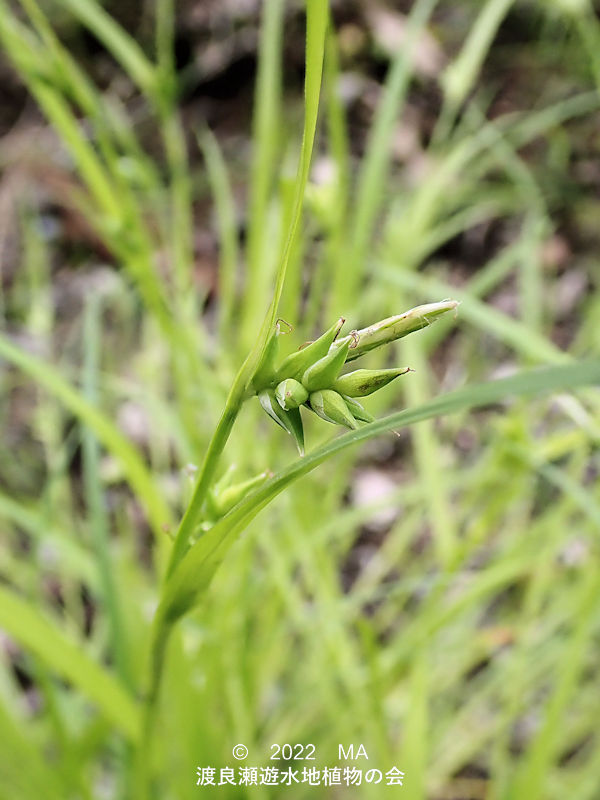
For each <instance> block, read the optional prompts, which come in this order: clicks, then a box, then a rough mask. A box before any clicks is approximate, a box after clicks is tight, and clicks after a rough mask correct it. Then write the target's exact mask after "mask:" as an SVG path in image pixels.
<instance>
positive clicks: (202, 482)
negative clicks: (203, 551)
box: [166, 358, 249, 578]
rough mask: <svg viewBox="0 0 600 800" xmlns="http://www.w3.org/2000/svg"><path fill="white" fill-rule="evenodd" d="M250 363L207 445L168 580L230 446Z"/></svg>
mask: <svg viewBox="0 0 600 800" xmlns="http://www.w3.org/2000/svg"><path fill="white" fill-rule="evenodd" d="M248 362H249V358H248V359H246V362H245V363H244V365H243V366H242V368H241V370H240V371H239V372H238V374H237V377H236V379H235V381H234V383H233V386H232V387H231V390H230V392H229V396H228V397H227V401H226V403H225V409H224V411H223V413H222V415H221V418H220V420H219V423H218V425H217V427H216V428H215V432H214V433H213V436H212V439H211V440H210V443H209V445H208V449H207V451H206V456H205V457H204V462H203V464H202V469H201V470H200V474H199V475H198V480H197V481H196V486H195V487H194V494H193V495H192V499H191V500H190V502H189V504H188V507H187V508H186V510H185V514H184V515H183V519H182V520H181V523H180V525H179V529H178V530H177V535H176V537H175V542H174V544H173V549H172V551H171V558H170V560H169V566H168V567H167V572H166V578H169V577H170V576H171V575H172V573H173V571H174V569H175V567H176V566H177V565H178V564H179V562H180V561H181V559H182V558H183V556H184V555H185V552H186V550H187V547H188V542H189V538H190V536H191V535H192V533H193V531H194V529H195V527H196V525H197V524H198V521H199V520H200V515H201V513H202V506H203V505H204V501H205V500H206V495H207V492H208V489H209V488H210V485H211V483H212V481H213V478H214V474H215V470H216V468H217V465H218V463H219V458H220V456H221V453H222V452H223V449H224V448H225V445H226V444H227V440H228V439H229V436H230V434H231V430H232V428H233V425H234V422H235V420H236V418H237V415H238V414H239V412H240V408H241V407H242V403H243V402H244V399H245V397H246V385H247V380H248V378H247V373H248V369H247V364H248Z"/></svg>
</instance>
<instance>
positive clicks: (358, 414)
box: [342, 394, 375, 422]
mask: <svg viewBox="0 0 600 800" xmlns="http://www.w3.org/2000/svg"><path fill="white" fill-rule="evenodd" d="M342 397H343V398H344V400H345V401H346V405H347V406H348V409H349V411H350V413H351V414H352V416H353V417H354V419H358V420H360V421H361V422H373V421H374V420H375V417H374V416H373V415H372V414H369V412H368V411H367V409H366V408H363V407H362V406H361V404H360V403H359V402H358V400H355V399H354V398H353V397H348V395H346V394H344V395H342Z"/></svg>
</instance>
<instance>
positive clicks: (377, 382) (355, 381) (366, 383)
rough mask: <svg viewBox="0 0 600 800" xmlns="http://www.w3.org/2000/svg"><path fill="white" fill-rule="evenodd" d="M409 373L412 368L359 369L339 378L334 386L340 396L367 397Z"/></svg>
mask: <svg viewBox="0 0 600 800" xmlns="http://www.w3.org/2000/svg"><path fill="white" fill-rule="evenodd" d="M407 372H410V367H398V368H396V369H357V370H355V371H354V372H349V373H348V374H347V375H342V377H341V378H338V379H337V380H336V381H335V383H334V384H333V388H334V389H335V390H336V391H337V392H339V393H340V394H345V395H348V397H366V396H367V395H369V394H373V392H376V391H377V390H378V389H381V388H382V387H383V386H386V385H387V384H388V383H390V381H393V380H394V378H397V377H398V376H399V375H405V374H406V373H407Z"/></svg>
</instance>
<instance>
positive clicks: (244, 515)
mask: <svg viewBox="0 0 600 800" xmlns="http://www.w3.org/2000/svg"><path fill="white" fill-rule="evenodd" d="M595 383H600V360H595V361H587V362H578V363H576V364H569V365H565V366H560V367H547V368H543V369H536V370H528V371H525V372H521V373H518V374H517V375H514V376H512V377H509V378H503V379H501V380H496V381H491V382H489V383H483V384H479V385H476V386H467V387H465V388H464V389H459V390H457V391H455V392H450V393H449V394H445V395H442V396H441V397H438V398H436V399H435V400H432V401H431V402H429V403H425V404H423V405H421V406H419V407H417V408H411V409H406V410H404V411H399V412H397V413H395V414H391V415H390V416H388V417H385V418H383V419H381V420H378V421H376V422H373V423H371V424H369V425H366V426H365V427H363V428H361V429H360V430H356V431H352V432H350V433H346V434H345V435H343V436H340V437H339V438H337V439H334V440H333V441H331V442H329V443H328V444H326V445H324V446H323V447H320V448H318V449H317V450H314V451H313V452H312V453H309V454H308V455H306V456H305V457H304V458H303V459H301V460H299V461H296V462H295V463H293V464H291V465H290V466H289V467H286V468H285V469H284V470H282V471H281V472H279V473H278V474H277V475H275V476H274V477H273V478H271V480H269V481H267V482H266V483H265V484H264V485H263V486H262V487H261V488H260V489H259V490H258V491H256V492H255V493H253V494H252V495H250V496H249V497H248V498H246V499H245V500H243V501H242V502H241V503H239V504H238V505H237V506H236V507H235V508H234V509H232V510H231V511H230V512H229V513H228V514H227V515H226V516H225V517H223V519H222V520H220V521H219V522H218V523H217V524H216V525H215V526H214V527H213V528H211V530H210V531H208V532H207V533H206V534H205V535H204V536H203V537H202V538H201V539H200V540H199V541H198V542H197V543H196V544H195V545H194V546H193V547H192V548H191V549H190V550H189V551H188V553H187V554H186V556H185V557H184V559H183V560H182V562H181V563H180V565H179V566H178V568H177V569H176V570H175V572H174V573H173V575H172V576H171V578H170V579H169V581H168V583H167V585H166V587H165V592H164V596H163V600H162V603H161V605H160V607H159V610H158V612H157V620H156V625H157V626H158V627H159V628H160V626H161V625H163V624H165V623H168V622H173V621H174V620H175V619H177V618H178V617H179V616H181V615H183V614H185V613H186V612H187V611H189V610H190V608H192V607H193V605H194V604H195V603H196V602H197V600H198V598H199V597H200V596H201V595H202V592H203V591H204V590H205V589H206V587H207V586H208V585H209V583H210V581H211V579H212V577H213V575H214V573H215V572H216V570H217V568H218V567H219V565H220V563H221V562H222V561H223V558H224V556H225V554H226V552H227V550H228V549H229V547H231V545H232V544H233V543H234V542H235V540H236V539H237V536H238V534H239V533H240V532H241V531H242V530H243V528H244V527H245V526H246V525H247V524H248V523H249V522H250V521H251V520H252V519H253V518H254V517H255V516H256V515H257V514H258V513H259V512H260V511H261V509H263V508H264V507H265V506H266V505H268V504H269V503H270V502H271V500H273V499H274V498H275V497H276V496H277V495H278V494H279V493H280V492H282V491H283V490H284V489H285V488H286V487H287V486H289V485H290V484H291V483H293V482H294V481H296V480H298V478H300V477H302V476H303V475H306V474H307V473H308V472H311V471H312V470H313V469H315V468H316V467H317V466H319V465H320V464H322V463H323V462H324V461H326V460H327V459H329V458H331V457H332V456H334V455H336V454H337V453H339V452H341V451H343V450H345V449H346V448H348V447H351V446H353V445H356V444H358V443H360V442H365V441H368V440H370V439H373V438H375V437H377V436H381V435H382V434H385V433H387V432H388V431H391V430H399V429H401V428H405V427H407V426H409V425H413V424H415V423H416V422H421V421H422V420H426V419H432V418H433V417H439V416H444V415H446V414H453V413H457V412H459V411H465V410H468V409H473V408H482V407H485V406H489V405H492V404H495V403H499V402H501V401H503V400H505V399H507V398H509V397H520V396H527V395H537V394H542V393H545V392H553V391H569V390H571V389H573V388H575V387H577V386H584V385H590V384H595Z"/></svg>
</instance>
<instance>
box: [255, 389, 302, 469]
mask: <svg viewBox="0 0 600 800" xmlns="http://www.w3.org/2000/svg"><path fill="white" fill-rule="evenodd" d="M258 399H259V400H260V404H261V406H262V407H263V408H264V410H265V411H266V412H267V414H268V415H269V416H270V417H271V419H272V420H274V421H275V422H276V423H277V424H278V425H281V427H282V428H283V430H284V431H287V432H288V433H289V434H290V436H291V437H292V438H293V440H294V441H295V442H296V447H297V448H298V452H299V453H300V455H301V456H303V455H304V428H303V426H302V417H301V416H300V409H299V408H294V409H292V410H291V411H284V410H283V408H281V406H280V405H279V403H278V402H277V399H276V398H275V392H274V391H273V390H272V389H265V390H264V391H262V392H260V394H259V395H258Z"/></svg>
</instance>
